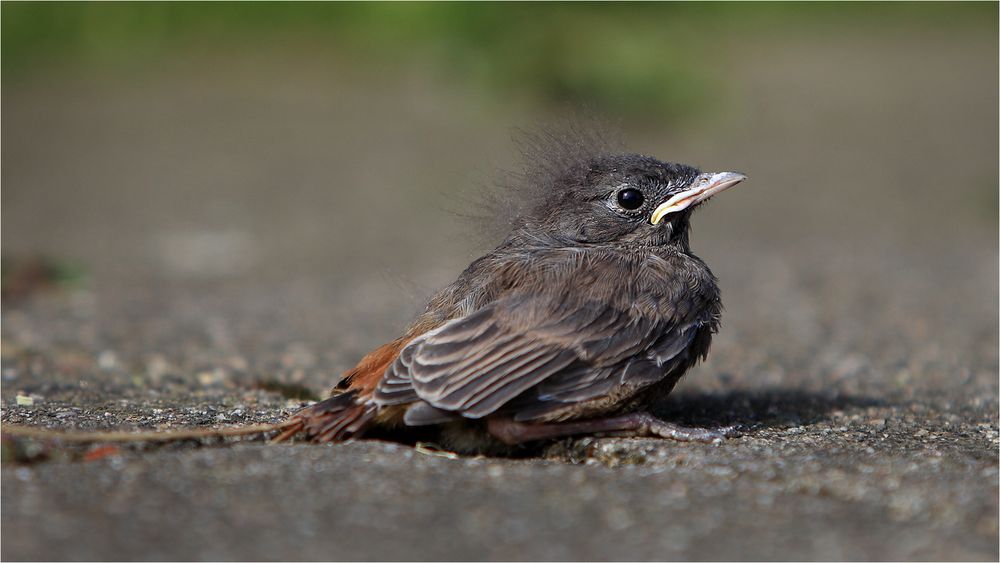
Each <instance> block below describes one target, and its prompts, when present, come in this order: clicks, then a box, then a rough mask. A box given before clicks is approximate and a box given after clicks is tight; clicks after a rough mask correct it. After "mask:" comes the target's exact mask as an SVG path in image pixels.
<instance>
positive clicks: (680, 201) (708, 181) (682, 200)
mask: <svg viewBox="0 0 1000 563" xmlns="http://www.w3.org/2000/svg"><path fill="white" fill-rule="evenodd" d="M746 179H747V177H746V176H744V175H743V174H740V173H739V172H706V173H704V174H702V175H701V176H698V177H697V178H695V179H694V181H693V182H691V186H690V187H688V189H686V190H684V191H683V192H681V193H679V194H674V195H673V197H671V198H670V199H668V200H667V201H665V202H663V203H661V204H660V206H659V207H657V208H656V209H655V210H654V211H653V214H652V215H650V216H649V222H650V223H652V224H654V225H655V224H657V223H659V222H660V219H663V218H664V217H666V216H667V214H669V213H676V212H678V211H683V210H684V209H687V208H688V207H691V206H692V205H697V204H699V203H701V202H703V201H705V200H706V199H708V198H710V197H712V196H713V195H715V194H717V193H719V192H721V191H723V190H728V189H729V188H731V187H733V186H735V185H736V184H739V183H740V182H742V181H743V180H746Z"/></svg>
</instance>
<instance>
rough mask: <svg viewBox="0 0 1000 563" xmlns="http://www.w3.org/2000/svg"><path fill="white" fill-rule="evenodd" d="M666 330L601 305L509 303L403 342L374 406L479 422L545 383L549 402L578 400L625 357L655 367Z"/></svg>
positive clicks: (540, 299)
mask: <svg viewBox="0 0 1000 563" xmlns="http://www.w3.org/2000/svg"><path fill="white" fill-rule="evenodd" d="M672 328H673V326H672V322H671V321H670V320H655V319H652V318H650V317H648V316H645V315H641V314H638V313H637V312H636V311H634V310H623V309H619V308H615V307H613V306H611V305H608V304H606V303H597V302H593V301H590V302H584V303H579V302H572V301H569V300H567V299H565V297H561V296H548V297H546V296H530V297H526V296H510V297H506V298H503V299H501V300H498V301H496V302H494V303H492V304H490V305H488V306H486V307H484V308H482V309H480V310H479V311H476V312H474V313H472V314H470V315H468V316H466V317H462V318H460V319H455V320H453V321H450V322H448V323H446V324H445V325H443V326H441V327H440V328H438V329H435V330H433V331H431V332H428V333H427V334H425V335H423V336H421V337H419V338H417V339H415V340H414V341H413V342H411V343H410V344H409V345H408V346H407V347H406V348H404V349H403V351H402V353H401V354H400V356H399V358H398V359H397V360H396V362H395V363H393V365H392V366H390V368H389V369H388V370H387V371H386V375H385V377H384V378H383V382H382V384H381V385H380V387H379V389H378V390H377V391H376V395H375V399H376V402H378V403H380V404H398V403H402V402H411V401H414V400H416V399H420V400H422V401H424V402H426V403H428V404H429V405H431V406H432V407H435V408H436V409H439V410H443V411H449V412H454V413H459V414H461V415H463V416H465V417H469V418H480V417H483V416H486V415H489V414H491V413H493V412H495V411H496V410H497V409H499V408H500V407H502V406H503V405H505V404H506V403H508V402H509V401H511V400H512V399H514V398H515V397H518V396H519V395H520V394H521V393H523V392H524V391H526V390H528V389H530V388H531V387H533V386H536V385H538V384H540V383H542V382H545V381H547V380H552V381H553V382H555V383H556V385H555V389H554V390H553V391H554V392H555V393H556V395H559V394H560V392H567V397H568V396H569V395H572V394H573V393H572V391H577V392H578V393H577V396H580V393H579V391H581V390H582V389H584V388H593V387H591V385H594V384H596V385H597V386H598V387H600V386H602V385H606V384H605V383H603V380H605V379H608V378H610V379H613V380H614V381H616V382H617V381H621V378H622V377H623V376H626V375H627V373H628V370H627V369H626V366H627V365H628V360H629V359H630V358H633V357H636V356H640V357H644V358H647V359H652V360H653V361H656V358H657V357H658V356H660V355H661V352H662V351H665V347H664V346H662V340H663V337H664V335H665V334H669V333H670V332H672V330H671V329H672ZM657 363H660V362H657ZM636 373H637V374H638V371H637V372H636ZM660 373H661V374H662V371H661V372H660ZM641 375H642V376H643V377H648V376H649V374H648V373H644V374H641ZM584 395H586V393H584ZM557 400H558V399H557ZM570 400H571V401H572V400H573V399H570Z"/></svg>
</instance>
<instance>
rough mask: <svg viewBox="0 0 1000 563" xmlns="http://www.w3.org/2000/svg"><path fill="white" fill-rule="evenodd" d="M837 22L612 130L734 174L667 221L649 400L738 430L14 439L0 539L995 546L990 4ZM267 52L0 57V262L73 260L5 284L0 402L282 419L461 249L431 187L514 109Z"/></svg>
mask: <svg viewBox="0 0 1000 563" xmlns="http://www.w3.org/2000/svg"><path fill="white" fill-rule="evenodd" d="M855 39H856V41H854V42H851V43H850V44H847V43H844V42H843V41H842V39H840V38H832V37H829V38H825V39H824V38H822V37H821V38H811V39H810V41H808V42H803V43H802V44H801V45H796V46H793V47H794V48H792V47H789V46H788V45H786V44H781V45H771V46H768V45H758V46H756V47H754V48H748V49H744V50H734V51H733V52H734V53H738V55H736V54H734V58H733V60H732V61H730V63H729V64H730V66H729V67H727V68H725V69H722V70H724V71H726V72H729V73H730V75H731V76H732V78H733V83H732V92H730V94H731V98H732V100H731V103H730V106H728V107H730V109H729V110H728V111H729V112H730V115H724V116H721V117H720V119H719V120H718V123H715V124H713V125H705V126H703V127H692V128H689V129H688V130H683V131H681V132H678V133H675V134H672V135H667V136H665V135H662V134H654V133H652V132H649V131H646V132H642V131H638V132H637V134H636V137H637V144H638V147H637V148H639V149H640V150H642V151H644V152H649V153H653V154H657V155H661V156H664V157H666V158H675V159H677V160H681V161H691V162H693V163H695V164H700V165H702V166H703V167H705V168H727V169H728V168H732V169H738V170H743V171H745V172H747V173H748V174H749V175H750V178H751V179H750V180H749V181H748V182H747V183H746V184H745V185H743V186H740V187H739V188H738V189H736V190H732V191H731V192H727V193H726V194H725V195H724V196H721V197H720V198H718V200H717V201H715V202H713V203H712V204H710V205H708V206H707V207H706V209H705V210H703V211H701V212H699V214H698V215H696V216H695V218H694V235H693V246H694V249H695V251H696V252H697V253H698V254H699V255H700V256H701V257H702V258H703V259H705V260H706V262H708V264H709V265H710V266H711V267H712V268H713V270H714V271H715V272H716V274H717V275H718V276H719V278H720V280H721V286H722V289H723V299H724V302H725V304H726V311H725V314H724V318H723V322H724V326H723V328H722V331H721V333H720V334H719V336H718V338H717V339H716V341H715V343H714V346H713V350H712V353H711V355H710V358H709V360H708V361H707V362H706V363H704V364H702V365H700V366H699V367H697V368H696V369H695V370H694V371H693V372H692V373H691V374H690V375H689V376H688V377H687V378H686V379H685V380H684V381H682V383H681V384H680V385H679V387H678V389H677V391H676V392H675V394H674V395H673V396H671V397H670V398H669V399H668V400H667V401H666V402H665V403H664V404H663V405H661V406H660V407H659V413H658V414H660V415H661V416H663V417H665V418H669V419H671V420H677V421H680V422H683V423H686V424H694V425H705V426H726V425H731V424H733V425H739V426H740V428H741V432H740V435H739V436H736V437H733V438H730V439H727V440H725V441H723V442H721V443H715V444H682V443H673V442H668V441H660V440H626V439H593V438H583V439H579V440H567V441H561V442H557V443H553V444H549V445H547V446H545V447H544V448H541V449H540V450H534V451H530V452H525V456H524V457H522V458H519V459H489V458H457V459H456V458H453V456H448V455H447V453H443V452H437V451H435V450H434V448H433V445H422V446H421V447H420V448H414V447H411V446H409V445H402V444H393V443H386V442H378V441H360V442H355V443H348V444H338V445H330V446H311V445H306V444H291V445H279V446H268V445H266V444H265V443H264V442H263V438H262V437H260V436H256V437H245V438H227V439H219V438H209V439H204V438H202V439H189V440H183V441H177V442H168V443H142V444H118V445H115V446H108V445H101V444H95V445H78V444H68V443H60V442H58V441H55V442H53V441H46V440H37V439H25V438H12V437H11V438H5V440H4V444H3V446H4V459H3V466H2V470H0V480H2V494H3V501H4V510H3V512H2V516H0V518H2V529H3V542H2V550H0V556H2V558H3V559H5V560H20V559H30V560H36V559H56V560H62V559H79V560H90V559H141V560H161V559H182V560H187V559H191V560H193V559H197V560H206V559H207V560H229V559H248V560H270V559H292V560H295V559H365V560H367V559H558V560H562V559H615V560H628V559H791V560H796V559H803V560H816V559H879V560H881V559H904V560H905V559H918V560H925V559H949V560H950V559H968V560H997V559H998V557H1000V553H998V539H1000V536H998V526H1000V524H998V500H997V498H998V494H1000V487H998V482H1000V477H998V447H1000V438H998V410H997V409H998V344H997V343H998V330H997V328H998V327H997V318H998V290H997V275H998V269H997V268H998V254H997V246H996V240H997V239H996V232H997V231H996V229H997V224H996V212H997V197H996V186H997V171H996V155H997V153H998V147H997V138H996V123H997V105H998V104H997V94H996V83H997V58H996V57H997V55H996V49H995V47H996V45H995V37H988V36H987V37H978V36H975V34H972V35H970V36H968V37H965V36H963V37H949V38H947V40H943V39H942V40H941V41H937V42H931V41H924V40H922V39H921V38H918V39H921V40H917V39H913V40H910V41H907V40H904V39H902V38H893V37H882V36H875V35H873V36H864V37H859V38H855ZM938 39H941V38H938ZM916 60H919V61H920V64H919V65H916V64H913V61H916ZM959 60H960V61H962V64H954V62H955V61H959ZM845 61H850V62H845ZM262 64H264V65H265V66H264V67H263V68H267V69H270V72H263V71H262V70H261V67H260V66H258V65H257V64H250V63H247V64H243V65H240V64H234V65H226V66H224V67H220V68H207V67H208V66H209V65H207V64H206V66H205V67H202V66H198V65H193V64H192V65H188V66H185V65H179V66H177V67H171V68H168V69H160V70H156V71H153V70H150V71H148V76H147V75H143V77H142V78H143V79H142V80H136V81H132V82H129V83H128V84H127V85H124V84H121V83H115V82H114V81H112V80H110V79H108V80H104V79H100V78H99V77H98V78H88V79H82V78H79V77H77V78H74V77H72V76H67V77H61V78H59V79H58V80H56V79H52V80H48V81H41V80H39V81H37V82H29V83H23V84H19V85H17V86H16V87H14V86H7V85H5V86H4V92H3V93H4V96H3V110H4V116H5V124H4V137H5V138H4V140H5V143H4V146H3V160H4V173H3V182H4V211H3V239H4V257H5V258H8V257H9V258H11V260H12V261H11V262H9V263H5V265H4V268H5V275H7V274H9V273H10V272H11V271H14V272H16V271H18V268H19V267H20V266H18V265H19V264H24V263H25V262H22V261H20V260H23V258H21V257H24V256H32V255H44V256H48V257H52V258H51V259H54V260H67V261H72V262H73V263H78V264H80V265H82V268H83V269H84V271H85V272H86V276H85V277H84V278H83V279H70V280H68V281H67V280H64V281H63V282H62V283H60V284H42V283H28V284H26V285H25V288H26V289H24V290H23V291H21V292H19V293H17V294H15V295H5V299H4V307H3V328H2V330H3V333H2V335H3V348H2V355H3V370H2V393H0V396H2V405H3V406H2V422H3V424H4V425H25V426H32V427H44V428H52V429H73V430H110V429H124V430H139V429H145V430H152V429H164V430H167V429H180V428H190V427H198V428H204V427H234V426H241V425H248V424H254V423H268V422H276V421H279V420H281V419H283V418H284V417H285V416H287V415H288V414H289V413H290V412H292V411H294V410H295V409H296V408H298V407H299V406H301V405H302V404H304V403H305V402H306V401H308V400H310V399H314V398H315V397H316V396H319V395H321V394H322V393H323V392H324V390H325V389H326V388H328V387H329V386H330V385H332V384H333V383H334V382H335V381H336V379H337V377H338V374H339V373H341V372H342V371H343V370H344V369H346V368H348V367H350V366H351V365H352V362H355V361H357V359H358V358H360V356H361V355H363V354H364V353H365V352H367V351H368V350H370V349H371V348H373V347H374V346H376V345H378V344H380V343H381V342H384V341H386V340H388V339H390V338H392V337H394V336H395V335H396V333H397V332H398V331H399V330H400V328H401V327H402V326H403V325H404V324H405V322H406V321H407V320H408V319H409V318H410V317H411V316H412V315H413V313H414V312H415V311H417V310H418V308H419V307H420V306H421V305H422V303H423V301H422V300H423V299H426V296H427V295H429V294H430V292H431V291H432V290H433V289H434V288H435V287H439V286H440V285H442V284H444V283H447V282H448V281H449V280H450V279H452V278H453V277H454V276H455V275H456V274H457V273H458V271H459V270H460V269H461V268H462V267H463V266H464V265H465V264H466V263H467V262H468V261H469V260H470V259H471V258H473V257H474V256H475V255H476V251H477V250H481V249H482V248H483V247H484V244H485V243H484V242H481V241H479V240H478V239H476V237H475V236H466V235H461V236H460V235H458V233H463V232H470V230H471V231H472V232H475V231H476V229H477V225H476V224H471V225H462V224H461V222H460V221H452V220H449V219H448V217H447V215H446V214H444V213H441V212H439V211H435V210H436V209H438V208H439V207H446V208H447V207H448V204H449V203H450V202H451V199H450V198H451V197H452V195H453V194H456V193H458V192H457V188H458V187H460V186H461V185H463V184H464V183H467V180H465V177H466V175H470V174H471V175H475V174H476V173H477V171H480V170H482V167H479V166H478V165H477V164H476V163H478V162H481V161H486V160H489V158H488V157H487V156H484V155H491V154H495V151H498V150H501V149H500V148H502V147H504V146H505V145H506V143H507V142H506V140H505V136H506V126H507V125H509V124H510V123H512V122H517V120H516V119H515V118H513V117H512V116H511V115H510V114H504V115H500V116H495V115H491V116H487V115H485V114H484V113H483V112H482V111H481V110H479V109H477V108H476V107H474V106H473V105H471V103H470V102H468V101H466V98H465V97H463V95H462V94H461V93H460V92H457V93H456V92H453V91H442V90H441V88H440V86H439V85H436V84H433V83H429V82H427V81H422V80H420V79H419V78H413V77H408V78H407V77H404V78H405V80H404V79H403V78H401V79H400V80H401V81H402V82H400V83H399V84H397V83H387V82H385V81H377V80H371V81H369V82H365V80H367V79H366V78H365V77H363V76H362V77H355V78H356V80H348V81H346V82H345V81H343V80H341V79H340V77H341V76H343V75H341V74H337V73H336V72H334V71H332V70H330V67H328V66H324V65H323V64H320V63H319V62H315V61H313V62H310V60H309V59H308V58H306V59H305V60H303V61H299V63H298V64H297V65H289V66H283V65H280V64H276V63H274V62H273V61H272V62H270V63H268V62H267V61H265V62H264V63H262ZM268 64H270V65H271V66H267V65H268ZM310 65H312V66H310ZM886 69H892V70H891V71H887V70H886ZM831 72H833V73H836V74H837V75H838V76H840V77H841V78H842V80H838V81H835V83H833V82H831V81H830V80H829V78H828V77H829V73H831ZM369 78H370V77H369ZM390 82H391V81H390ZM358 84H362V85H365V87H364V88H362V87H360V86H358ZM856 84H865V85H866V88H863V89H858V88H854V87H853V86H851V85H856ZM67 92H72V95H70V94H67ZM401 92H403V93H405V96H404V95H403V94H401ZM915 92H916V93H915ZM401 97H403V98H405V99H406V100H409V103H408V104H398V103H396V101H397V100H399V99H400V98H401ZM889 101H891V102H892V103H889ZM515 109H516V108H515ZM510 111H511V112H512V113H515V111H514V110H510ZM914 116H919V117H920V118H919V119H916V118H915V117H914ZM289 131H294V134H293V135H289V134H288V132H289ZM9 139H16V140H17V142H16V143H12V142H10V140H9ZM427 139H432V140H433V141H434V142H427ZM276 140H277V141H276ZM682 141H683V142H682ZM501 154H506V153H502V152H501ZM503 158H507V157H501V160H503ZM451 187H455V189H454V190H453V189H452V188H451ZM942 189H947V190H948V191H947V197H945V196H942V193H941V190H942ZM442 194H443V199H444V201H443V202H442ZM442 203H443V204H442ZM26 403H30V404H26Z"/></svg>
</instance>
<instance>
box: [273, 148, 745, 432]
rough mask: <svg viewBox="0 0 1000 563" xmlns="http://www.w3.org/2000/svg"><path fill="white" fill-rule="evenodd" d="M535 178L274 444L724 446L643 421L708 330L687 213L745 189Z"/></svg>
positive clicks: (719, 182)
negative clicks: (405, 435) (441, 283)
mask: <svg viewBox="0 0 1000 563" xmlns="http://www.w3.org/2000/svg"><path fill="white" fill-rule="evenodd" d="M538 169H539V170H543V173H540V174H533V175H529V176H528V178H529V179H530V181H529V182H528V183H527V185H525V186H523V187H522V193H518V194H516V197H518V198H519V199H522V200H523V201H522V203H524V205H523V211H522V212H521V213H520V214H519V215H518V216H516V218H515V219H514V220H513V222H512V229H511V231H510V232H509V234H508V235H507V236H506V238H505V240H504V241H503V242H502V243H501V244H500V245H499V246H498V247H497V248H496V249H494V250H493V251H492V252H490V253H488V254H486V255H485V256H483V257H481V258H479V259H477V260H475V261H474V262H473V263H472V264H470V265H469V267H468V268H467V269H466V270H465V271H464V272H463V273H462V274H461V275H460V276H459V277H458V279H457V280H456V281H455V282H454V283H452V284H451V285H450V286H448V287H446V288H445V289H444V290H442V291H441V292H439V293H438V294H437V295H435V296H434V297H433V299H431V301H430V303H429V304H428V305H427V307H426V309H425V310H424V312H423V313H422V314H420V315H419V316H418V318H417V319H416V320H415V321H414V322H413V323H412V324H411V325H410V327H409V328H408V329H407V330H406V332H405V334H403V335H402V336H400V337H399V338H397V339H395V340H393V341H392V342H389V343H388V344H385V345H383V346H381V347H379V348H377V349H376V350H374V351H373V352H371V353H370V354H368V355H367V356H365V357H364V358H363V359H362V360H361V362H360V363H358V365H357V366H356V367H355V368H353V369H351V370H350V371H349V372H347V374H346V375H345V377H344V378H343V379H342V380H341V382H340V383H339V384H338V386H337V388H335V389H334V391H333V396H331V397H330V398H328V399H326V400H323V401H320V402H319V403H316V404H314V405H312V406H309V407H306V408H304V409H303V410H301V411H299V412H298V413H296V414H294V415H293V416H292V417H290V418H289V419H288V421H286V422H285V423H284V424H283V431H282V433H281V434H280V435H279V436H278V437H277V438H275V440H276V441H282V440H286V439H288V438H290V437H292V436H294V435H296V434H299V433H304V434H305V436H306V437H307V438H308V439H310V440H312V441H316V442H328V441H335V440H346V439H350V438H354V437H359V436H361V435H362V434H364V433H366V432H371V431H373V430H374V431H377V432H378V433H381V434H385V433H389V434H391V433H393V432H405V431H407V430H408V429H413V428H428V427H433V428H434V429H436V430H437V431H438V435H439V436H440V437H441V438H440V441H441V442H442V444H443V445H445V446H446V447H449V448H450V449H454V450H458V451H466V452H470V451H479V452H482V451H496V450H497V449H498V448H500V449H503V448H505V447H510V446H515V445H518V444H522V443H526V442H532V441H537V440H546V439H553V438H560V437H565V436H572V435H585V434H600V435H616V436H626V435H627V436H659V437H663V438H671V439H677V440H697V441H711V440H714V439H716V438H720V437H722V433H720V432H716V431H712V430H708V429H701V428H685V427H682V426H678V425H676V424H673V423H670V422H666V421H663V420H659V419H657V418H655V417H653V416H652V415H650V414H649V413H648V411H647V409H648V408H649V406H650V405H651V404H653V403H654V402H656V401H657V400H658V399H660V398H662V397H664V396H666V395H667V394H668V393H670V391H671V390H672V389H673V387H674V385H675V384H676V383H677V381H678V379H680V377H681V376H682V375H683V374H684V372H686V371H687V370H688V369H689V368H690V367H691V366H693V365H694V364H695V363H696V362H697V361H698V360H700V359H702V358H704V357H705V356H706V355H707V353H708V348H709V344H710V343H711V340H712V335H713V334H714V333H715V332H716V330H717V328H718V326H719V317H720V313H721V303H720V299H719V288H718V286H717V284H716V279H715V276H714V275H713V274H712V272H711V271H710V270H709V268H708V266H706V265H705V263H704V262H702V261H701V260H700V259H699V258H698V257H697V256H695V255H694V254H692V252H691V249H690V246H689V241H688V232H689V225H690V218H691V214H692V212H693V211H694V209H695V208H696V207H697V206H698V205H700V204H701V203H703V202H705V201H706V200H708V199H709V198H710V197H712V196H713V195H715V194H717V193H719V192H721V191H723V190H725V189H728V188H730V187H732V186H735V185H736V184H738V183H740V182H741V181H743V180H744V179H745V176H744V175H742V174H739V173H735V172H721V173H703V172H701V171H699V170H697V169H695V168H693V167H690V166H686V165H682V164H672V163H668V162H661V161H659V160H656V159H654V158H651V157H648V156H641V155H636V154H606V153H605V154H586V153H584V154H577V155H570V156H567V155H562V156H560V157H558V158H552V159H550V160H549V161H548V162H546V163H544V164H543V165H542V166H540V167H539V168H538Z"/></svg>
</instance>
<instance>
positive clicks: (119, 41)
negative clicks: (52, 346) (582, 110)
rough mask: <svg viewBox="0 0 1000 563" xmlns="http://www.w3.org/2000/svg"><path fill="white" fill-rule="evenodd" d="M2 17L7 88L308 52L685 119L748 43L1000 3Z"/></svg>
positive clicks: (353, 8) (893, 26)
mask: <svg viewBox="0 0 1000 563" xmlns="http://www.w3.org/2000/svg"><path fill="white" fill-rule="evenodd" d="M3 16H4V17H3V68H4V79H5V80H12V79H13V80H16V79H18V78H20V77H22V76H24V75H25V74H29V73H32V72H44V71H45V70H47V69H51V68H52V67H53V66H54V65H63V66H74V67H77V68H78V69H79V70H94V69H105V70H106V69H111V70H113V71H115V72H119V73H128V72H130V71H134V70H135V69H136V68H141V67H143V66H146V65H150V64H154V65H155V64H164V63H165V62H166V61H168V60H169V59H170V58H171V57H175V56H177V54H178V53H179V52H180V53H188V54H190V53H191V52H192V51H196V50H199V49H224V50H236V51H241V52H260V51H279V52H284V53H286V54H289V55H291V53H292V52H294V51H295V50H296V49H306V50H308V51H309V52H310V53H312V55H313V56H316V55H318V54H325V55H327V56H337V55H338V54H345V53H350V54H351V56H352V58H353V57H356V58H355V62H356V63H358V64H359V65H373V64H374V65H379V66H381V67H383V68H386V69H391V68H393V67H394V66H406V65H412V64H415V63H421V64H425V65H426V66H427V68H428V70H429V71H431V72H434V73H435V74H436V76H437V77H439V78H440V79H442V80H447V81H451V82H455V83H461V84H463V85H465V86H468V87H473V88H476V89H477V91H476V94H477V95H481V96H483V97H484V98H489V99H490V100H491V101H494V102H498V101H503V100H505V99H507V98H509V97H510V96H518V97H526V98H528V99H530V100H532V101H536V102H539V103H546V104H562V103H585V104H588V105H589V106H592V107H596V108H600V110H601V111H603V112H607V113H612V114H621V115H623V116H626V117H629V118H636V119H641V118H650V117H652V118H668V119H671V120H679V119H682V118H684V117H685V116H690V115H691V114H698V113H701V112H704V111H709V110H710V108H711V107H712V106H713V104H716V103H719V98H720V97H723V94H724V91H723V90H724V87H725V85H726V77H725V76H719V75H718V73H717V72H716V69H717V67H716V65H717V64H718V62H719V58H720V57H724V56H725V54H726V49H727V48H728V47H730V46H731V45H732V42H733V40H734V39H736V38H740V37H746V36H748V35H756V36H759V35H764V36H767V35H771V34H785V35H788V36H792V37H799V38H801V37H802V36H803V35H808V34H810V33H815V32H817V31H820V32H824V31H825V32H830V31H831V30H838V29H849V28H855V29H857V28H861V29H864V30H867V31H869V32H875V33H880V32H885V33H887V34H892V33H893V32H895V31H898V30H900V29H907V28H910V29H914V30H920V29H928V30H930V29H935V30H939V31H940V30H945V31H953V32H955V33H960V32H961V30H962V29H965V28H968V27H972V28H976V27H981V28H987V29H988V28H989V26H990V25H991V22H992V23H993V25H995V22H996V5H995V3H990V2H983V3H967V4H959V5H956V4H955V3H950V2H945V3H937V2H926V3H918V4H893V3H879V2H873V3H859V4H838V3H822V2H816V3H804V4H798V3H790V2H779V3H753V2H734V3H727V2H708V3H683V2H681V3H659V4H657V3H653V4H636V3H616V4H594V3H555V4H544V3H538V4H517V5H511V4H502V3H476V4H470V3H440V4H432V3H420V2H413V3H393V2H386V3H334V4H321V3H295V2H289V3H284V2H282V3H269V2H260V3H157V2H148V3H146V2H144V3H128V2H123V3H87V2H73V3H61V2H52V3H31V2H18V3H10V4H7V5H5V6H4V8H3ZM317 50H319V52H317Z"/></svg>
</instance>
